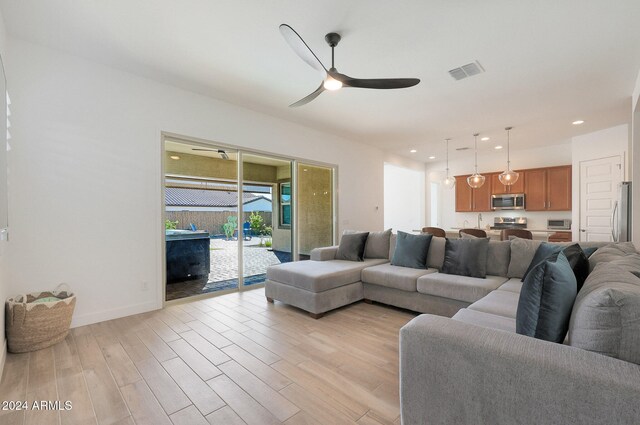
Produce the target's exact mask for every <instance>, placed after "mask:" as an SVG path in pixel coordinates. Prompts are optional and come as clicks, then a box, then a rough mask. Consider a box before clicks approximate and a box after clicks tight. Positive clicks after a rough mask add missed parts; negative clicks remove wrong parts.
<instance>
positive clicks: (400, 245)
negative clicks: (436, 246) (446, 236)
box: [391, 231, 433, 269]
mask: <svg viewBox="0 0 640 425" xmlns="http://www.w3.org/2000/svg"><path fill="white" fill-rule="evenodd" d="M432 237H433V235H430V234H421V235H412V234H411V233H405V232H400V231H398V236H397V237H396V250H395V252H394V253H393V258H392V259H391V265H394V266H400V267H411V268H413V269H426V268H427V254H428V253H429V246H430V245H431V238H432Z"/></svg>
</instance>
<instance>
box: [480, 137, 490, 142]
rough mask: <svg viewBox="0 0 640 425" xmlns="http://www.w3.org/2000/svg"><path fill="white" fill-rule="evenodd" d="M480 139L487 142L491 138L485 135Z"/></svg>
mask: <svg viewBox="0 0 640 425" xmlns="http://www.w3.org/2000/svg"><path fill="white" fill-rule="evenodd" d="M480 140H482V141H483V142H486V141H487V140H489V138H488V137H483V138H482V139H480Z"/></svg>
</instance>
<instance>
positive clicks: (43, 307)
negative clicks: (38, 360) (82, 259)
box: [5, 283, 76, 353]
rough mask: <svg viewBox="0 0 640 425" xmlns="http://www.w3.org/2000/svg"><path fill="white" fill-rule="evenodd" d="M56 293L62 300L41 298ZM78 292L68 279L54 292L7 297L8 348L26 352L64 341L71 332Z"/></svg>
mask: <svg viewBox="0 0 640 425" xmlns="http://www.w3.org/2000/svg"><path fill="white" fill-rule="evenodd" d="M47 297H57V298H60V301H52V302H40V303H35V302H34V301H36V300H39V299H41V298H47ZM75 306H76V296H75V294H74V293H73V292H71V288H69V286H68V285H67V284H65V283H63V284H60V285H58V287H57V288H56V289H54V290H53V291H51V292H34V293H30V294H24V295H18V296H17V297H12V298H8V299H7V302H6V308H5V315H6V320H5V323H6V325H5V326H6V329H7V341H8V344H9V347H8V348H9V351H10V352H12V353H25V352H27V351H35V350H41V349H43V348H47V347H49V346H51V345H53V344H56V343H58V342H60V341H62V340H63V339H64V338H65V337H66V336H67V334H68V333H69V326H70V325H71V316H72V315H73V309H74V308H75Z"/></svg>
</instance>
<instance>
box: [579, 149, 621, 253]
mask: <svg viewBox="0 0 640 425" xmlns="http://www.w3.org/2000/svg"><path fill="white" fill-rule="evenodd" d="M621 181H622V158H621V157H620V155H617V156H611V157H607V158H600V159H592V160H589V161H582V162H580V241H612V240H613V238H612V235H611V230H612V227H611V226H612V220H611V217H612V214H613V208H614V205H615V202H616V201H617V198H618V184H619V183H620V182H621Z"/></svg>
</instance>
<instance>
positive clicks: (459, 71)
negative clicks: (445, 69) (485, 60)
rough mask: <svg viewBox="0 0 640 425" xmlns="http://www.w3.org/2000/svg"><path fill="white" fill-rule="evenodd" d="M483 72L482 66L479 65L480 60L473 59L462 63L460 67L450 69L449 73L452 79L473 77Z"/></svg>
mask: <svg viewBox="0 0 640 425" xmlns="http://www.w3.org/2000/svg"><path fill="white" fill-rule="evenodd" d="M483 72H484V68H483V67H482V65H480V62H478V61H475V62H471V63H468V64H466V65H462V66H461V67H460V68H454V69H452V70H450V71H449V75H451V76H452V77H453V79H454V80H462V79H463V78H467V77H473V76H474V75H478V74H482V73H483Z"/></svg>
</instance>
